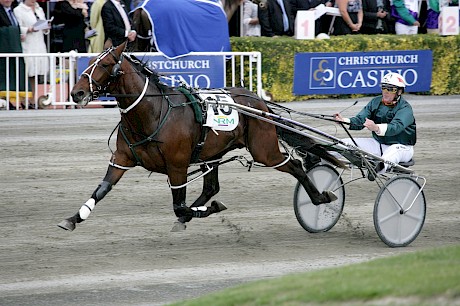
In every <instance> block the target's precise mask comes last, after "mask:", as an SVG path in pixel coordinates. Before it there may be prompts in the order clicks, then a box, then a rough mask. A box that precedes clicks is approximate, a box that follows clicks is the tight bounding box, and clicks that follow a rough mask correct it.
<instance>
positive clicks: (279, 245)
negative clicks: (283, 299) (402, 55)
mask: <svg viewBox="0 0 460 306" xmlns="http://www.w3.org/2000/svg"><path fill="white" fill-rule="evenodd" d="M408 100H409V101H410V102H411V103H412V104H413V107H414V110H415V114H416V118H417V128H418V143H417V146H416V153H415V159H416V165H415V166H414V167H413V169H414V170H415V171H416V172H417V173H418V174H421V175H424V176H425V177H426V178H427V180H428V183H427V186H426V188H425V196H426V200H427V204H428V205H427V207H428V209H427V216H426V221H425V225H424V228H423V230H422V232H421V234H420V235H419V237H418V238H417V239H416V240H415V241H414V242H413V243H412V244H411V245H410V246H408V247H405V248H397V249H393V248H389V247H387V246H386V245H385V244H383V242H381V241H380V239H379V237H378V236H377V234H376V232H375V230H374V227H373V221H372V210H373V205H374V201H375V197H376V196H377V193H378V187H377V186H376V184H375V183H372V182H369V181H367V180H360V181H358V182H356V183H353V184H350V185H348V186H347V187H346V202H345V203H346V204H345V208H344V214H343V216H342V217H341V219H340V220H339V222H338V224H337V225H336V226H335V227H334V228H333V229H332V230H330V231H329V232H327V233H321V234H310V233H308V232H306V231H305V230H303V229H302V227H301V226H300V225H299V224H298V222H297V220H296V218H295V215H294V211H293V207H292V201H293V191H294V186H295V184H296V181H295V179H294V178H292V177H290V176H289V175H287V174H283V173H280V172H278V171H275V170H271V169H254V170H252V171H251V172H248V171H247V169H246V168H244V167H242V166H241V165H240V164H239V163H236V162H233V163H229V164H225V165H223V166H222V167H221V169H220V173H219V174H220V182H221V192H220V193H219V194H218V195H217V196H216V197H215V198H216V199H219V200H221V201H223V202H224V203H225V204H226V205H227V207H228V210H226V211H224V212H222V213H219V214H216V215H213V216H211V217H209V218H206V219H195V220H193V221H192V222H191V223H190V224H189V226H188V228H187V230H186V231H183V232H171V231H170V230H171V228H172V225H173V222H174V221H175V217H174V213H173V211H172V197H171V195H170V191H169V188H168V185H167V182H166V177H165V176H163V175H159V174H151V175H150V173H149V172H147V171H145V170H143V169H141V168H135V169H133V170H130V171H128V172H127V173H126V174H125V176H124V177H123V178H122V180H121V181H120V183H119V184H118V185H117V186H115V187H114V189H112V191H111V192H110V193H109V194H108V195H107V196H106V198H105V199H104V200H103V201H102V202H100V203H99V204H98V205H97V207H96V209H95V211H94V212H93V213H92V214H91V216H90V218H89V219H88V220H87V221H85V222H84V223H82V224H79V225H78V226H77V228H76V230H75V231H74V232H68V231H64V230H61V229H59V228H58V227H57V226H56V224H57V223H59V222H60V221H61V220H63V219H64V218H66V217H69V216H71V215H73V214H74V213H75V212H76V211H77V210H78V209H79V208H80V206H81V205H82V204H83V203H84V202H85V201H86V200H87V199H88V198H89V196H90V195H91V194H92V192H93V190H94V189H95V188H96V187H97V185H98V184H99V183H100V182H101V180H102V178H103V176H104V174H105V171H106V169H107V165H108V164H107V162H108V159H109V157H110V151H109V149H108V146H107V139H108V136H109V135H110V133H111V132H112V130H113V128H114V127H115V125H116V124H117V123H118V120H119V112H118V110H117V109H76V110H41V111H9V112H7V111H3V112H0V130H1V136H0V152H1V154H0V156H1V160H2V166H1V167H0V186H1V191H2V196H1V198H0V211H1V213H0V215H1V218H0V305H82V304H86V305H160V304H165V303H168V302H172V301H178V300H181V299H188V298H192V297H196V296H200V295H203V294H206V293H209V292H212V291H215V290H218V289H222V288H225V287H228V286H231V285H234V284H239V283H242V282H246V281H250V280H254V279H261V278H268V277H274V276H278V275H283V274H286V273H292V272H303V271H308V270H312V269H318V268H322V267H332V266H337V265H343V264H349V263H354V262H361V261H366V260H370V259H373V258H378V257H383V256H390V255H395V254H402V253H406V252H413V251H416V250H423V249H428V248H433V247H441V246H446V245H452V244H458V243H460V206H459V205H458V203H457V202H458V199H459V195H460V190H459V183H458V175H459V173H460V166H459V162H458V157H459V153H458V152H459V150H460V140H459V138H458V133H457V132H456V131H457V129H458V126H459V125H460V120H459V118H460V98H459V97H458V96H454V97H421V96H408ZM353 101H354V100H341V101H338V100H324V101H309V102H296V103H289V104H288V105H287V106H289V107H291V108H294V109H296V110H302V111H307V112H314V113H326V114H332V113H334V112H337V111H340V110H341V109H345V108H346V107H348V106H350V105H351V104H352V102H353ZM359 101H360V102H359V104H358V105H356V106H354V107H352V108H350V109H347V110H345V111H344V115H345V116H346V115H352V114H355V113H356V112H357V111H359V109H360V108H361V107H362V106H364V105H365V103H366V102H367V101H368V99H365V98H363V99H359ZM308 121H309V122H310V123H311V124H313V125H314V126H317V127H319V128H321V129H323V130H325V131H328V132H330V133H333V134H334V135H337V136H339V137H345V134H344V133H343V132H340V131H336V127H335V126H334V125H331V124H329V123H324V122H317V121H316V122H315V121H310V119H309V120H308ZM354 135H356V136H359V135H368V134H367V133H363V134H360V133H355V134H354ZM112 147H113V145H112ZM234 153H235V155H239V154H243V155H246V156H248V155H247V153H246V152H245V151H244V150H241V151H235V152H234ZM228 156H229V157H230V156H233V155H232V154H229V155H228ZM200 192H201V181H198V182H196V183H193V184H191V185H190V186H189V188H188V203H189V204H190V203H192V201H193V199H194V198H195V197H197V196H198V195H199V193H200Z"/></svg>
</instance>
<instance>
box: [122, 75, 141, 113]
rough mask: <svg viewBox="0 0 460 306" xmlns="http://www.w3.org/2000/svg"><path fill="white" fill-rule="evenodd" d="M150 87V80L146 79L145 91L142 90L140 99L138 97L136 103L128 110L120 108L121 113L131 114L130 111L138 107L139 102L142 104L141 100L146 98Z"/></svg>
mask: <svg viewBox="0 0 460 306" xmlns="http://www.w3.org/2000/svg"><path fill="white" fill-rule="evenodd" d="M148 86H149V78H148V77H145V85H144V89H143V90H142V92H141V94H140V95H139V97H137V99H136V101H134V102H133V104H131V105H130V106H128V108H126V109H122V108H120V106H118V107H119V108H120V113H122V114H126V113H127V112H129V111H130V110H132V109H133V108H134V107H136V105H137V104H139V102H141V100H142V99H143V98H144V96H145V93H146V92H147V87H148Z"/></svg>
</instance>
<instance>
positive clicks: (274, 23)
mask: <svg viewBox="0 0 460 306" xmlns="http://www.w3.org/2000/svg"><path fill="white" fill-rule="evenodd" d="M254 4H256V6H254ZM421 4H422V2H421V1H419V0H391V1H390V0H244V2H243V6H244V9H243V11H244V17H243V24H244V29H243V36H268V37H273V36H293V35H294V30H295V29H294V25H295V19H296V16H297V12H298V11H300V10H310V9H315V8H316V7H318V6H319V5H324V6H326V7H335V8H337V9H338V11H339V12H340V16H338V17H336V18H333V17H332V16H329V15H323V16H322V17H320V18H318V19H317V20H316V21H315V34H316V35H318V34H319V33H327V34H330V35H347V34H400V35H406V34H407V35H409V34H418V33H425V32H428V33H438V17H439V13H440V8H441V7H444V6H458V0H428V1H426V4H427V5H426V7H424V6H422V5H421Z"/></svg>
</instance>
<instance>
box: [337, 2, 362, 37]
mask: <svg viewBox="0 0 460 306" xmlns="http://www.w3.org/2000/svg"><path fill="white" fill-rule="evenodd" d="M336 6H337V7H338V8H339V12H340V14H341V17H336V19H335V22H334V32H333V34H334V35H347V34H358V33H359V31H360V30H361V26H362V24H363V16H364V13H363V5H362V2H361V0H336Z"/></svg>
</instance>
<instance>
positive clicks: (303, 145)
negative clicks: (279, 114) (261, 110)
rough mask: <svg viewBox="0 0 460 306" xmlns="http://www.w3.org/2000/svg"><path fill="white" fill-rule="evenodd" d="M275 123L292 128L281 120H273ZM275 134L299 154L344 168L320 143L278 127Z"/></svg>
mask: <svg viewBox="0 0 460 306" xmlns="http://www.w3.org/2000/svg"><path fill="white" fill-rule="evenodd" d="M275 121H277V122H280V123H282V124H283V125H286V126H289V127H294V126H293V125H292V124H289V123H288V122H285V121H283V120H281V119H275ZM276 133H277V134H278V137H279V138H281V139H282V140H284V141H285V142H286V143H287V144H288V145H290V146H291V147H293V148H295V149H296V150H297V151H299V152H300V153H301V154H303V155H305V156H307V155H308V153H311V154H314V155H316V156H318V157H320V158H322V159H324V160H326V161H328V162H330V163H331V164H333V165H335V166H337V167H340V168H346V165H345V164H344V163H343V162H342V161H340V160H339V159H337V158H336V157H335V156H334V155H332V154H331V153H329V151H328V150H327V149H326V147H325V146H324V145H322V144H320V143H317V142H316V141H315V140H314V139H312V138H310V137H307V136H304V135H301V134H299V133H296V132H294V131H290V130H288V129H285V128H282V127H280V126H276Z"/></svg>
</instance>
